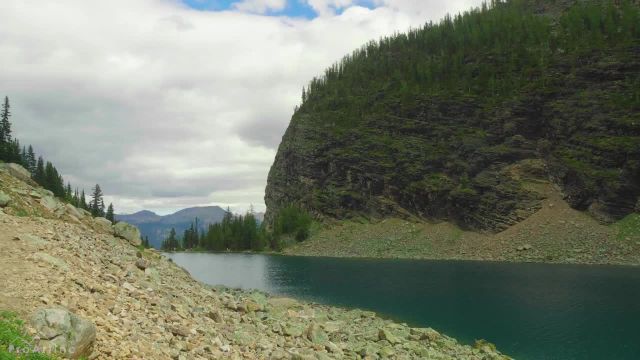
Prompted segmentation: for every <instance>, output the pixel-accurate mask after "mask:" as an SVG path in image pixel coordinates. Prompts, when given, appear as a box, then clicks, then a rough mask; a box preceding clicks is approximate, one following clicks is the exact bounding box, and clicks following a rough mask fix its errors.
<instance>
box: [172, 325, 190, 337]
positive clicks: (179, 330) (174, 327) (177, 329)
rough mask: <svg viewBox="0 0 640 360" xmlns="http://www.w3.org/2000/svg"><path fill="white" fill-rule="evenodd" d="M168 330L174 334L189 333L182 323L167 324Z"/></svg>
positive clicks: (185, 335) (187, 334) (182, 334)
mask: <svg viewBox="0 0 640 360" xmlns="http://www.w3.org/2000/svg"><path fill="white" fill-rule="evenodd" d="M169 331H170V332H171V333H172V334H173V335H175V336H182V337H185V338H186V337H187V336H189V334H190V333H191V332H190V331H189V329H188V328H187V327H186V326H182V325H171V326H169Z"/></svg>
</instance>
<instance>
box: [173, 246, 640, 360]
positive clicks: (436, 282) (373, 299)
mask: <svg viewBox="0 0 640 360" xmlns="http://www.w3.org/2000/svg"><path fill="white" fill-rule="evenodd" d="M168 256H170V257H171V258H172V259H173V260H174V261H175V262H176V263H177V264H179V265H181V266H182V267H184V268H185V269H187V270H188V271H189V272H190V273H191V274H192V276H193V277H194V278H196V279H198V280H200V281H202V282H204V283H207V284H211V285H225V286H229V287H236V288H244V289H259V290H263V291H266V292H269V293H272V294H278V295H286V296H290V297H295V298H299V299H304V300H309V301H313V302H317V303H322V304H329V305H337V306H344V307H353V308H361V309H367V310H372V311H375V312H377V313H378V314H380V315H381V316H384V317H388V318H392V319H395V320H397V321H401V322H406V323H408V324H410V325H413V326H429V327H432V328H434V329H436V330H439V331H441V332H443V333H445V334H447V335H449V336H452V337H454V338H456V339H458V340H459V341H461V342H463V343H469V344H471V343H472V342H473V341H474V340H475V339H486V340H488V341H490V342H492V343H494V344H496V346H497V347H498V349H499V350H501V351H502V352H503V353H506V354H508V355H510V356H512V357H514V358H516V359H524V360H537V359H561V360H570V359H581V360H583V359H584V360H586V359H597V360H615V359H629V360H636V359H640V268H639V267H623V266H588V265H545V264H509V263H489V262H466V261H465V262H463V261H427V260H380V259H336V258H321V257H287V256H271V255H249V254H247V255H245V254H194V253H176V254H168Z"/></svg>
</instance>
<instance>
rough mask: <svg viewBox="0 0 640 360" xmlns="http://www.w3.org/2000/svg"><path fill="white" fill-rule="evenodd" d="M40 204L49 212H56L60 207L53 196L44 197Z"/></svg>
mask: <svg viewBox="0 0 640 360" xmlns="http://www.w3.org/2000/svg"><path fill="white" fill-rule="evenodd" d="M40 204H41V205H42V206H44V207H45V208H47V210H49V211H55V210H56V209H57V208H58V205H60V203H59V202H58V200H56V198H54V197H53V196H45V197H43V198H42V199H40Z"/></svg>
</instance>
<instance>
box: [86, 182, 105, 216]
mask: <svg viewBox="0 0 640 360" xmlns="http://www.w3.org/2000/svg"><path fill="white" fill-rule="evenodd" d="M103 196H104V195H103V193H102V189H100V185H98V184H96V186H94V187H93V194H92V195H91V204H90V205H89V211H90V212H91V215H93V216H94V217H103V216H104V201H103V199H102V197H103Z"/></svg>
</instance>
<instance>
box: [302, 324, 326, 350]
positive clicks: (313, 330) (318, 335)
mask: <svg viewBox="0 0 640 360" xmlns="http://www.w3.org/2000/svg"><path fill="white" fill-rule="evenodd" d="M305 335H306V336H307V339H309V341H311V342H312V343H314V344H319V345H324V344H326V343H327V342H328V341H329V337H328V336H327V334H326V333H325V332H324V331H323V330H322V329H320V327H318V325H316V324H314V323H312V324H311V325H309V327H308V328H307V330H306V331H305Z"/></svg>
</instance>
